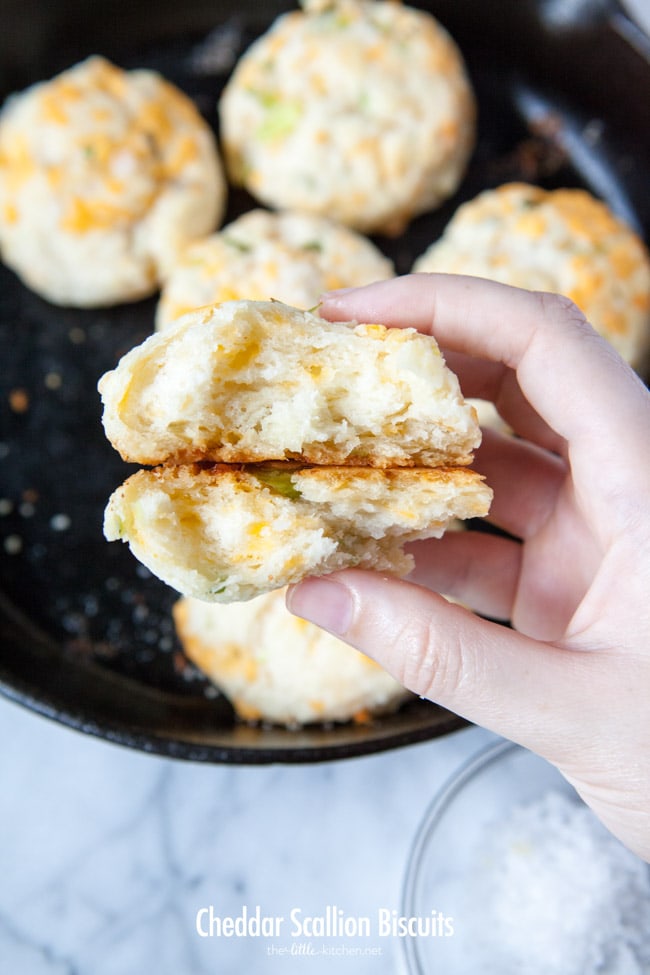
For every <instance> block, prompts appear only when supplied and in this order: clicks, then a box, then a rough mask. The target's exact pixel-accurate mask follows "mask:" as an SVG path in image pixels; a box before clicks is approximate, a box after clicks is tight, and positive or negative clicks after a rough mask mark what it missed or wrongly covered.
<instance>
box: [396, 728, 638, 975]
mask: <svg viewBox="0 0 650 975" xmlns="http://www.w3.org/2000/svg"><path fill="white" fill-rule="evenodd" d="M401 918H402V925H403V929H405V928H407V927H408V925H409V924H410V925H411V927H410V928H409V930H408V931H407V932H406V933H405V932H404V930H403V931H402V933H401V934H400V932H399V931H398V932H397V933H398V934H400V940H401V942H402V945H403V949H404V961H405V967H406V971H407V972H408V973H409V975H434V973H435V975H443V973H444V975H479V973H480V975H540V973H543V975H574V973H578V975H643V973H647V972H648V971H650V866H648V864H646V863H644V862H643V861H642V860H640V859H639V858H637V857H636V856H634V854H632V853H630V852H629V851H628V850H627V849H625V847H623V845H622V844H621V843H619V841H618V840H616V839H614V837H613V836H611V835H610V834H609V833H608V832H607V831H606V830H605V827H604V826H602V825H601V824H600V823H599V822H598V820H597V819H596V816H595V815H594V814H593V813H591V811H590V810H589V809H588V808H587V807H586V806H585V804H584V803H583V802H582V800H581V799H580V798H579V797H578V795H577V793H576V792H575V790H574V789H573V788H572V787H571V786H570V785H569V784H568V783H567V782H566V780H565V779H564V778H563V777H562V776H561V775H560V773H559V772H558V771H557V769H555V768H554V767H553V766H551V765H550V764H549V763H548V762H546V761H544V760H543V759H541V758H539V757H538V756H536V755H534V754H532V753H531V752H529V751H527V750H526V749H524V748H521V747H519V746H518V745H513V744H512V743H510V742H508V741H502V740H499V741H497V742H496V743H495V744H492V745H490V746H488V747H487V748H486V749H483V750H482V751H481V752H480V753H479V754H478V755H476V756H475V757H474V758H473V759H471V760H470V761H469V762H468V763H466V764H465V765H464V766H463V767H462V768H461V769H460V770H459V772H458V773H457V774H456V775H455V776H454V777H453V778H452V779H450V780H449V781H448V782H447V783H446V784H445V785H444V786H443V788H442V789H441V791H440V792H439V793H438V795H437V796H436V797H435V798H434V800H433V802H432V803H431V805H430V806H429V808H428V810H427V812H426V814H425V816H424V819H423V821H422V823H421V825H420V827H419V829H418V832H417V834H416V836H415V840H414V842H413V845H412V849H411V852H410V856H409V861H408V866H407V870H406V875H405V880H404V888H403V894H402V904H401ZM418 923H419V924H420V926H421V927H420V929H419V930H418V929H417V927H416V925H417V924H418Z"/></svg>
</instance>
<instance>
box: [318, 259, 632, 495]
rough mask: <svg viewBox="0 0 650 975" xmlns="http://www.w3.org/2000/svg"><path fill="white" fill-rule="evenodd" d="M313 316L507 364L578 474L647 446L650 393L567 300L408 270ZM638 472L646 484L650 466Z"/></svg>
mask: <svg viewBox="0 0 650 975" xmlns="http://www.w3.org/2000/svg"><path fill="white" fill-rule="evenodd" d="M320 314H321V315H323V317H325V318H328V319H330V320H345V319H348V320H351V319H357V320H360V319H364V320H366V321H378V322H383V323H384V324H387V325H393V326H400V327H404V326H409V325H410V326H413V327H415V328H417V329H419V330H420V331H422V332H428V333H431V334H434V335H435V337H436V339H437V340H438V342H439V344H440V345H441V346H442V347H443V348H445V349H450V350H452V351H455V352H463V353H467V354H470V355H473V356H479V357H481V358H484V359H488V360H490V361H492V362H496V363H503V364H504V365H506V366H508V367H510V368H511V369H514V370H515V371H516V374H517V379H518V382H519V385H520V387H521V390H522V392H523V394H524V396H525V397H526V399H527V400H528V401H529V403H530V404H531V406H532V407H533V408H534V410H535V411H536V412H537V413H538V414H539V415H540V416H541V417H542V418H543V419H544V421H545V422H546V423H547V424H548V425H549V426H550V427H551V429H552V430H554V431H555V433H556V434H557V435H559V437H561V438H562V439H564V440H567V441H568V442H569V443H570V445H571V456H572V460H573V462H574V464H578V465H582V466H583V468H584V473H585V476H586V477H589V478H593V479H595V478H596V477H597V473H596V472H597V471H599V470H600V471H601V472H602V470H603V469H604V468H605V467H607V466H610V467H611V466H612V461H613V457H614V456H615V457H616V460H617V463H618V464H619V465H621V464H634V465H635V467H636V466H637V465H638V463H639V457H640V455H641V454H643V456H645V455H646V454H647V450H646V444H647V432H648V430H649V429H650V395H649V394H648V392H647V390H646V389H645V387H644V386H643V383H642V382H641V381H640V380H639V379H638V377H637V376H635V374H634V373H633V371H632V370H631V369H630V368H629V367H628V366H626V364H625V363H624V362H623V360H622V359H620V358H619V357H618V356H617V354H616V353H615V352H614V350H613V349H612V348H611V347H610V346H609V345H608V343H607V342H605V340H604V339H602V338H601V337H600V336H598V335H597V334H596V332H595V331H594V330H593V329H592V328H591V326H590V325H589V324H588V323H586V322H585V320H584V318H583V316H582V315H581V313H580V312H579V311H578V309H577V308H576V307H575V305H573V304H572V303H571V302H570V301H569V300H568V299H565V298H561V297H559V296H557V295H549V294H543V293H534V292H529V291H523V290H520V289H518V288H510V287H508V286H506V285H501V284H496V283H495V282H492V281H485V280H482V279H479V278H471V277H464V276H460V275H447V274H412V275H407V276H405V277H402V278H395V279H393V280H390V281H382V282H379V283H377V284H374V285H369V286H367V287H365V288H358V289H353V290H351V291H347V292H345V293H342V294H340V295H337V293H336V292H334V293H331V294H329V295H326V296H325V297H324V300H323V303H322V305H321V308H320ZM612 445H615V449H614V448H613V446H612ZM643 475H644V487H647V486H648V485H650V464H648V465H646V469H645V470H644V472H643ZM628 479H629V470H625V471H624V472H620V475H619V474H618V472H617V471H616V469H612V470H610V471H609V472H608V481H610V482H612V489H611V491H610V492H609V493H610V497H611V496H612V495H615V494H617V493H618V490H619V486H620V483H619V482H621V481H624V482H627V481H628ZM646 482H647V483H646ZM600 486H601V488H602V487H603V484H602V475H601V484H600Z"/></svg>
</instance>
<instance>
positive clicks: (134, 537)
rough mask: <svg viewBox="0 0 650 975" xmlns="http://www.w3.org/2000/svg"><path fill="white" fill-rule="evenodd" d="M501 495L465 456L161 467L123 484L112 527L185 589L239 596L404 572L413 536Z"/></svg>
mask: <svg viewBox="0 0 650 975" xmlns="http://www.w3.org/2000/svg"><path fill="white" fill-rule="evenodd" d="M491 498H492V492H491V490H490V489H489V488H488V487H487V486H486V485H485V484H484V483H483V479H482V477H481V476H480V475H479V474H477V473H476V472H474V471H471V470H467V469H466V468H404V469H400V470H378V469H374V468H368V467H361V468H359V467H305V468H296V469H291V468H288V469H287V468H286V467H273V466H267V465H264V466H262V467H251V466H248V467H242V468H239V469H238V468H236V467H234V466H227V465H211V466H201V465H194V466H193V465H183V466H179V467H158V468H155V469H153V470H147V471H145V470H142V471H138V472H137V473H136V474H133V475H132V476H131V477H130V478H128V480H127V481H125V483H124V484H123V485H122V486H121V487H119V488H118V489H117V490H116V491H115V492H114V493H113V495H112V496H111V498H110V500H109V503H108V506H107V509H106V513H105V518H104V534H105V536H106V538H107V539H108V540H109V541H115V540H118V539H121V540H122V541H125V542H128V544H129V546H130V548H131V551H132V552H133V554H134V555H135V557H136V558H137V559H139V561H140V562H142V563H143V564H144V565H145V566H147V568H149V569H150V570H151V571H152V572H153V573H154V575H156V576H157V577H158V578H160V579H162V580H163V581H164V582H166V583H167V584H168V585H170V586H171V587H172V588H173V589H176V590H177V591H178V592H180V593H182V594H183V595H186V596H195V597H197V598H199V599H204V600H207V601H211V602H233V601H237V600H246V599H251V598H252V597H254V596H257V595H260V594H261V593H263V592H268V591H270V590H272V589H277V588H279V587H281V586H286V585H289V584H290V583H293V582H298V581H299V580H300V579H302V578H303V577H304V576H307V575H323V574H326V573H329V572H334V571H336V570H338V569H345V568H349V567H351V566H359V567H361V568H369V569H378V570H380V571H384V572H391V573H396V574H398V575H405V574H406V573H408V572H409V571H410V570H411V569H412V568H413V565H414V563H413V558H412V556H411V555H408V554H406V553H405V552H404V551H403V545H404V544H405V543H406V542H410V541H414V540H416V539H420V538H437V537H440V536H441V535H442V534H443V533H444V531H445V529H446V528H447V527H448V525H449V524H450V522H452V520H453V519H455V518H460V519H466V518H472V517H481V516H483V515H485V514H487V511H488V509H489V506H490V501H491Z"/></svg>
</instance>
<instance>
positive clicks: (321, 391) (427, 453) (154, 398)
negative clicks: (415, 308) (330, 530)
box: [99, 301, 480, 467]
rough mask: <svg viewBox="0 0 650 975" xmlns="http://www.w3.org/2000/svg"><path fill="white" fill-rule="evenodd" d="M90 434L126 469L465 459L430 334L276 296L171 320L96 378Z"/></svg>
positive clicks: (453, 382) (459, 407)
mask: <svg viewBox="0 0 650 975" xmlns="http://www.w3.org/2000/svg"><path fill="white" fill-rule="evenodd" d="M99 389H100V392H101V394H102V399H103V401H104V416H103V422H104V428H105V431H106V435H107V437H108V439H109V440H110V441H111V443H112V444H113V446H114V447H115V448H116V449H117V450H119V452H120V454H121V455H122V457H123V458H124V460H127V461H133V462H136V463H139V464H161V463H173V464H180V463H189V462H193V461H204V460H208V461H225V462H227V463H253V462H257V461H266V460H298V461H301V462H304V463H309V464H334V465H341V464H368V465H372V466H376V467H400V466H435V465H440V464H444V465H447V466H455V465H457V464H466V463H469V462H470V461H471V459H472V451H473V450H474V448H475V447H477V446H478V444H479V443H480V430H479V427H478V424H477V422H476V416H475V413H474V411H473V409H472V408H471V407H470V406H468V405H467V404H466V403H465V401H464V400H463V397H462V394H461V392H460V388H459V385H458V380H457V379H456V377H455V376H454V374H453V373H452V372H451V371H450V370H449V369H448V368H447V366H446V365H445V362H444V359H443V358H442V356H441V354H440V351H439V349H438V346H437V344H436V342H435V340H434V339H433V338H432V337H431V336H425V335H421V334H420V333H418V332H416V331H415V330H414V329H408V328H406V329H397V328H385V327H384V326H383V325H364V324H362V325H357V324H355V323H333V322H327V321H324V320H323V319H322V318H319V317H318V316H316V315H312V314H310V313H309V312H305V311H299V310H298V309H295V308H291V307H289V306H287V305H284V304H282V303H280V302H255V301H233V302H225V303H224V304H221V305H218V306H211V307H208V308H204V309H201V310H199V311H196V312H192V313H190V314H188V315H185V316H183V317H182V318H180V319H179V320H178V321H177V322H175V323H174V324H173V325H172V326H171V327H170V328H168V329H165V330H164V331H163V332H159V333H157V334H155V335H152V336H150V337H149V338H148V339H147V340H146V341H145V342H144V343H143V344H142V345H140V346H138V347H137V348H135V349H133V350H131V352H129V353H127V355H125V356H124V357H123V359H122V360H121V361H120V363H119V364H118V366H117V368H116V369H114V370H113V371H112V372H109V373H107V374H106V375H104V376H103V377H102V379H101V380H100V383H99Z"/></svg>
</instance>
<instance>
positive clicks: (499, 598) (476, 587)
mask: <svg viewBox="0 0 650 975" xmlns="http://www.w3.org/2000/svg"><path fill="white" fill-rule="evenodd" d="M408 550H409V552H410V553H411V554H412V555H413V556H414V557H415V569H414V570H413V572H411V574H410V576H409V581H410V582H415V583H417V584H418V585H420V586H425V588H427V589H433V590H434V591H435V592H439V593H444V595H445V596H452V597H453V598H454V599H458V600H459V601H460V602H461V603H464V604H465V605H467V606H469V607H470V608H471V609H473V610H475V611H476V612H477V613H482V614H483V615H485V616H489V617H491V618H492V619H499V620H509V619H510V618H511V615H512V607H513V603H514V599H515V594H516V591H517V582H518V578H519V570H520V565H521V551H522V549H521V545H520V544H519V543H518V542H515V541H514V540H513V539H510V538H502V537H500V536H498V535H488V534H486V533H484V532H471V531H467V532H447V534H446V535H443V537H442V538H440V539H431V540H427V541H424V542H413V543H412V544H411V545H409V546H408Z"/></svg>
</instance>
